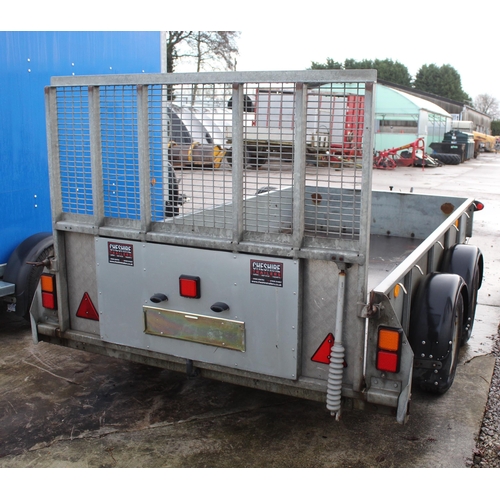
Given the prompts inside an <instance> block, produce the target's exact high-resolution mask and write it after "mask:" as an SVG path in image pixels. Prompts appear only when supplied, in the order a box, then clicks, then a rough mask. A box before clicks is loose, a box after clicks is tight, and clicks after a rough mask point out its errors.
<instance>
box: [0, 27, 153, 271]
mask: <svg viewBox="0 0 500 500" xmlns="http://www.w3.org/2000/svg"><path fill="white" fill-rule="evenodd" d="M160 65H161V54H160V32H158V31H155V32H153V31H151V32H118V31H112V32H92V31H91V32H83V31H82V32H70V31H68V32H28V31H26V32H0V172H1V179H0V222H1V229H0V264H2V263H5V262H7V260H8V258H9V255H10V254H11V252H12V251H13V250H14V248H15V247H16V246H17V245H18V244H19V243H21V241H22V240H24V239H25V238H26V237H28V236H30V235H31V234H33V233H37V232H40V231H51V226H52V224H51V215H50V199H49V180H48V165H47V143H46V137H45V103H44V90H43V89H44V87H45V86H46V85H48V84H49V83H50V77H52V76H67V75H72V74H75V75H91V74H93V75H96V74H123V73H142V72H144V73H159V72H160V69H161V66H160Z"/></svg>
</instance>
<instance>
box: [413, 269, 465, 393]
mask: <svg viewBox="0 0 500 500" xmlns="http://www.w3.org/2000/svg"><path fill="white" fill-rule="evenodd" d="M465 294H466V285H465V282H464V280H463V279H462V278H461V277H460V276H458V275H456V274H442V273H434V274H432V275H429V276H427V277H426V279H425V280H424V282H423V283H422V284H421V286H420V287H419V290H418V292H417V294H416V297H415V300H414V301H412V302H414V304H413V305H412V312H411V321H410V335H409V337H410V344H411V346H412V349H413V353H414V356H415V360H414V370H413V380H414V383H415V385H416V386H418V387H419V388H420V389H422V390H423V391H425V392H431V393H435V394H444V393H445V392H446V391H448V390H449V389H450V387H451V386H452V384H453V380H454V379H455V372H456V369H457V364H458V354H459V351H460V344H461V339H462V337H463V329H464V312H465V306H464V297H466V295H465Z"/></svg>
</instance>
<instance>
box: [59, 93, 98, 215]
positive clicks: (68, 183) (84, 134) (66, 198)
mask: <svg viewBox="0 0 500 500" xmlns="http://www.w3.org/2000/svg"><path fill="white" fill-rule="evenodd" d="M56 98H57V123H58V130H57V133H58V143H59V165H60V179H61V201H62V211H63V212H65V213H72V214H85V215H92V214H93V198H92V173H91V166H90V133H89V112H88V93H87V88H85V87H70V88H68V87H63V88H58V89H57V97H56Z"/></svg>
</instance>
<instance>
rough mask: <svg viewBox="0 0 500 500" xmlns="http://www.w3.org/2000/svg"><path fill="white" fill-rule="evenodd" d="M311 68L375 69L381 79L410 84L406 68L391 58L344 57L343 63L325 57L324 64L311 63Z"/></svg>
mask: <svg viewBox="0 0 500 500" xmlns="http://www.w3.org/2000/svg"><path fill="white" fill-rule="evenodd" d="M311 69H376V70H377V76H378V78H380V79H381V80H386V81H388V82H391V83H396V84H399V85H405V86H407V87H408V86H410V84H411V76H410V73H409V71H408V68H407V67H406V66H405V65H404V64H401V63H400V62H398V61H393V60H392V59H375V60H374V61H372V60H370V59H363V60H362V61H356V60H355V59H346V60H345V61H344V63H343V64H342V63H339V62H336V61H334V60H333V59H331V58H327V60H326V64H321V63H317V62H312V63H311Z"/></svg>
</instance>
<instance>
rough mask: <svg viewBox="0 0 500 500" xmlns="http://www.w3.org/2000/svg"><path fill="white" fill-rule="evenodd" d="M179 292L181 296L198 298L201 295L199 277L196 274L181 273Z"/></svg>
mask: <svg viewBox="0 0 500 500" xmlns="http://www.w3.org/2000/svg"><path fill="white" fill-rule="evenodd" d="M179 293H180V294H181V297H188V298H190V299H199V298H200V297H201V294H200V278H199V277H198V276H187V275H185V274H183V275H181V276H180V277H179Z"/></svg>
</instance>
